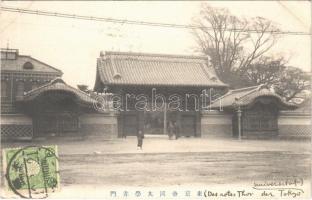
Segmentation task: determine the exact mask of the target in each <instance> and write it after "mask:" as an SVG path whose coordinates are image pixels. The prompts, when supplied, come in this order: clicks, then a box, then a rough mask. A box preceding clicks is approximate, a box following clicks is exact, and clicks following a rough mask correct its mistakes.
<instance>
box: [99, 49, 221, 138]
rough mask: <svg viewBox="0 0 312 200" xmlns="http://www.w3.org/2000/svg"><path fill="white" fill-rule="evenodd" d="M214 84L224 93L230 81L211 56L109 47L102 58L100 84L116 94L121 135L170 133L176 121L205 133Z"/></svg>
mask: <svg viewBox="0 0 312 200" xmlns="http://www.w3.org/2000/svg"><path fill="white" fill-rule="evenodd" d="M211 89H213V91H214V93H216V94H224V93H225V91H226V89H227V85H226V84H224V83H222V82H221V81H220V80H219V79H218V77H217V76H216V74H215V71H214V69H213V67H212V66H211V64H210V63H209V60H208V58H207V57H205V56H182V55H165V54H146V53H129V52H127V53H125V52H106V53H101V54H100V57H99V58H98V59H97V72H96V82H95V86H94V90H95V91H96V92H109V93H113V94H115V97H114V99H113V101H114V103H115V104H114V105H115V107H116V106H117V107H118V109H119V111H120V115H119V117H118V136H119V137H124V136H129V135H136V134H137V132H138V131H139V130H141V131H143V132H144V133H145V134H164V135H166V134H168V132H169V131H170V127H171V126H172V124H174V126H175V127H176V128H177V130H178V132H179V135H180V136H186V137H200V136H201V112H200V110H201V105H202V104H203V103H206V104H207V103H209V102H203V101H202V98H201V95H202V94H203V92H206V94H207V93H209V92H208V91H211ZM116 99H117V101H116ZM177 107H179V109H176V108H177Z"/></svg>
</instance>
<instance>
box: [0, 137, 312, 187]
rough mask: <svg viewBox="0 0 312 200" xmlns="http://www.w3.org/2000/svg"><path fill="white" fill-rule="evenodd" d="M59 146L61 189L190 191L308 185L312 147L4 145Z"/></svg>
mask: <svg viewBox="0 0 312 200" xmlns="http://www.w3.org/2000/svg"><path fill="white" fill-rule="evenodd" d="M34 144H35V145H58V149H59V165H60V176H61V185H62V187H63V188H66V187H73V186H92V185H101V186H109V187H111V186H133V187H141V186H144V187H158V186H162V187H165V186H187V185H192V186H196V185H206V186H209V185H214V186H215V185H227V184H238V185H239V184H250V185H252V184H253V182H254V181H261V180H265V179H267V178H269V179H271V178H277V179H284V178H288V177H298V178H302V179H304V180H305V182H308V181H309V179H310V177H311V173H310V169H311V166H310V156H311V153H310V142H307V141H278V140H274V141H269V140H243V141H237V140H231V139H229V140H220V139H204V138H181V139H180V140H177V141H176V140H168V139H167V138H146V139H145V140H144V145H143V147H144V149H143V150H137V149H136V139H135V138H127V139H116V140H87V141H82V140H78V141H77V140H69V141H65V140H63V139H60V140H59V139H56V140H49V141H45V140H39V141H33V142H27V143H25V142H22V143H21V142H18V143H17V142H14V143H12V142H10V143H2V146H1V148H7V147H18V146H27V145H34Z"/></svg>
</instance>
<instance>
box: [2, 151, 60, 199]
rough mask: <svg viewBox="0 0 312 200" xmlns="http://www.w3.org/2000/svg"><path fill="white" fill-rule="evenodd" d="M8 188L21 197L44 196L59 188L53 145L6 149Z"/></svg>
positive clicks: (56, 159) (56, 160) (55, 154)
mask: <svg viewBox="0 0 312 200" xmlns="http://www.w3.org/2000/svg"><path fill="white" fill-rule="evenodd" d="M4 156H6V160H7V161H8V162H7V167H6V179H7V183H8V187H9V190H12V191H13V192H14V193H15V194H17V195H19V196H20V197H22V198H46V197H47V196H48V193H50V192H54V191H55V190H56V189H58V188H59V171H58V158H57V149H56V147H55V146H46V147H43V146H40V147H39V146H27V147H24V148H20V149H9V150H6V153H5V155H4Z"/></svg>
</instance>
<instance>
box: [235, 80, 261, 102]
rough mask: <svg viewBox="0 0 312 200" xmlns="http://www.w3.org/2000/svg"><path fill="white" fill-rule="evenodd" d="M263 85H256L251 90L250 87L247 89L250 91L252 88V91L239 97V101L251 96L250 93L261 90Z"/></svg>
mask: <svg viewBox="0 0 312 200" xmlns="http://www.w3.org/2000/svg"><path fill="white" fill-rule="evenodd" d="M264 85H265V84H260V85H258V86H254V89H253V88H252V87H249V88H250V89H251V88H252V89H251V90H250V91H249V92H247V93H246V94H244V95H242V96H240V97H239V99H242V98H244V97H246V96H247V95H249V94H251V93H253V92H256V91H259V90H260V89H261V88H263V86H264Z"/></svg>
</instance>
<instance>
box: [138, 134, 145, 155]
mask: <svg viewBox="0 0 312 200" xmlns="http://www.w3.org/2000/svg"><path fill="white" fill-rule="evenodd" d="M137 139H138V147H137V149H141V150H142V146H143V139H144V133H143V132H142V131H141V130H140V131H139V132H138V134H137Z"/></svg>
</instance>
